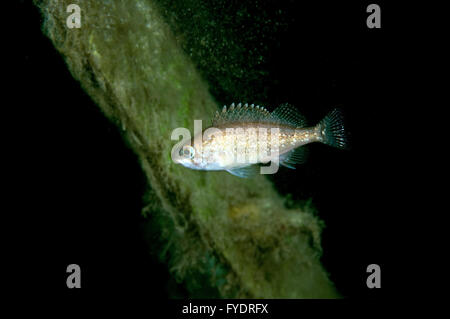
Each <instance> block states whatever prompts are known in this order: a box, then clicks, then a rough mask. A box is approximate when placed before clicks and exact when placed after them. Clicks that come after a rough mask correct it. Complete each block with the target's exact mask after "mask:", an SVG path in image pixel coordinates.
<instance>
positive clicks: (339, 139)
mask: <svg viewBox="0 0 450 319" xmlns="http://www.w3.org/2000/svg"><path fill="white" fill-rule="evenodd" d="M318 126H319V129H320V132H321V136H322V143H325V144H327V145H331V146H334V147H337V148H341V149H346V148H348V146H349V143H348V137H347V134H346V132H345V130H344V118H343V116H342V112H341V110H339V109H334V110H333V111H331V112H330V113H328V115H327V116H325V118H324V119H323V120H322V121H320V123H319V124H318Z"/></svg>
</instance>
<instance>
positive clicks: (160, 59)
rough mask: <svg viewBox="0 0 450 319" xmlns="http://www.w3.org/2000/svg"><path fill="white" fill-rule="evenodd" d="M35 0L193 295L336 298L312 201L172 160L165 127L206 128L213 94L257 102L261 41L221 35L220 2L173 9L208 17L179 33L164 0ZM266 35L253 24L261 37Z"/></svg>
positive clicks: (162, 252)
mask: <svg viewBox="0 0 450 319" xmlns="http://www.w3.org/2000/svg"><path fill="white" fill-rule="evenodd" d="M35 3H36V4H37V5H38V6H39V7H40V9H41V11H42V14H43V16H44V24H43V30H44V32H45V34H46V35H47V36H48V37H49V38H50V39H51V40H52V41H53V43H54V45H55V48H56V49H57V50H58V51H59V52H60V53H61V54H62V56H63V57H64V59H65V61H66V63H67V66H68V68H69V70H70V71H71V73H72V75H73V77H74V78H75V79H77V80H78V81H79V82H80V83H81V85H82V87H83V89H84V90H85V91H86V92H87V93H88V94H89V95H90V96H91V98H92V99H93V100H94V101H95V102H96V103H97V105H98V106H99V107H100V108H101V109H102V111H103V112H104V114H105V116H107V117H108V118H109V119H110V120H111V121H113V122H114V123H116V124H117V127H118V129H120V130H121V132H122V135H123V137H124V141H125V143H126V144H127V145H128V146H129V147H130V148H131V149H132V150H133V151H134V152H135V154H136V156H137V157H138V158H139V161H140V163H141V166H142V171H143V174H145V176H146V178H147V181H148V191H147V193H146V195H145V202H146V205H145V207H143V214H144V216H147V218H148V219H149V220H150V219H151V223H150V224H151V225H150V226H149V227H152V229H155V231H156V232H157V233H158V235H159V241H160V242H159V245H158V246H157V251H156V252H155V253H156V254H158V256H159V257H160V259H161V260H163V261H164V262H166V263H167V265H168V267H169V269H170V271H171V273H172V274H173V275H174V277H175V278H176V280H177V282H180V283H183V285H185V287H186V288H187V290H188V291H189V292H190V295H191V297H232V298H239V297H251V298H335V297H338V294H337V293H336V291H335V288H334V285H333V284H332V283H331V282H330V280H329V279H328V276H327V274H326V272H325V271H324V269H323V267H322V266H321V264H320V254H321V244H320V232H321V229H322V223H321V222H320V220H319V219H318V218H317V216H316V214H315V213H314V209H313V208H312V207H311V205H310V203H307V204H305V205H303V206H298V205H286V199H284V198H282V197H280V196H279V195H278V194H277V192H276V191H275V189H274V188H273V185H272V183H271V182H270V181H269V180H268V179H267V178H266V177H264V176H257V177H256V178H254V179H240V178H237V177H235V176H232V175H230V174H228V173H226V172H200V171H193V170H188V169H186V168H184V167H181V166H179V165H175V164H174V163H173V162H172V161H171V159H170V151H171V148H172V146H173V145H174V141H171V139H170V135H171V132H172V130H173V129H174V128H177V127H186V128H188V129H190V130H191V132H192V131H193V120H194V119H203V120H207V121H209V119H210V118H211V116H212V114H213V113H214V112H215V110H216V109H217V107H218V105H217V103H216V102H215V100H214V98H213V97H212V95H211V93H213V94H214V91H220V92H222V93H223V94H222V96H225V97H231V96H233V95H234V94H238V95H239V97H240V98H242V99H244V100H245V99H247V100H250V98H251V97H254V98H253V99H251V100H252V101H255V100H264V98H265V97H266V95H267V92H266V91H265V90H259V91H258V87H260V86H261V85H260V84H261V82H258V81H265V80H264V76H265V74H266V72H265V71H264V70H263V69H262V68H261V67H259V65H260V64H261V63H262V62H264V58H263V55H260V52H265V51H267V50H268V48H267V44H265V43H261V44H259V46H260V47H258V48H255V50H252V51H248V50H246V51H245V52H244V48H242V47H241V46H240V45H239V43H238V42H233V41H234V40H233V39H234V37H233V34H231V35H230V34H228V33H227V31H226V30H227V23H228V22H229V21H228V22H227V21H224V22H217V20H215V19H213V18H209V17H210V16H211V17H213V16H214V14H218V13H217V12H218V11H220V9H221V6H218V7H217V8H213V9H211V8H206V7H204V5H200V4H198V3H195V2H193V1H189V2H171V4H172V5H173V6H176V5H178V6H180V7H181V11H182V10H184V9H186V8H187V7H186V5H187V4H191V5H192V8H194V9H195V10H196V14H197V15H199V16H200V17H202V19H203V20H202V19H200V20H199V21H208V25H207V26H205V27H204V29H201V27H202V26H199V25H198V23H192V30H190V31H189V32H186V33H183V32H180V30H179V29H177V27H176V26H182V25H186V24H183V23H182V22H180V21H178V22H177V19H181V20H183V19H187V18H186V17H185V16H181V15H180V14H179V12H180V9H179V8H178V9H176V8H173V7H172V5H168V2H167V3H166V2H164V1H158V2H153V1H144V0H141V1H128V0H117V1H74V0H70V1H56V0H45V1H36V2H35ZM70 3H78V4H79V5H80V7H81V9H82V27H81V28H80V29H68V28H67V27H66V25H65V21H66V18H67V15H68V14H67V13H66V7H67V5H68V4H70ZM216 3H217V4H222V6H223V2H220V1H216ZM186 10H187V9H186ZM239 12H240V14H239V17H241V18H242V19H245V18H246V17H247V13H246V11H245V8H241V10H240V11H239ZM166 21H168V22H166ZM205 23H206V22H205ZM228 27H230V26H229V25H228ZM264 30H266V31H264ZM268 30H269V29H267V26H266V25H265V24H263V27H262V28H261V31H260V32H266V33H267V34H269V33H270V32H269V31H268ZM245 32H247V33H248V32H250V31H245ZM195 34H197V35H201V36H199V38H198V39H197V38H196V39H195V40H192V39H191V40H192V41H193V43H194V44H193V45H189V44H186V43H189V39H190V38H192V37H193V35H195ZM244 35H245V33H244ZM270 39H272V38H271V37H269V39H268V41H270ZM191 43H192V42H191ZM199 47H201V49H199V50H196V48H199ZM207 67H208V68H210V70H209V71H208V72H206V71H205V70H206V68H207ZM244 71H245V72H244ZM211 74H212V75H211ZM237 78H239V79H241V80H242V79H244V80H242V81H236V79H237ZM258 79H261V80H258ZM218 83H219V84H218ZM219 95H220V94H219ZM149 271H151V270H150V269H149Z"/></svg>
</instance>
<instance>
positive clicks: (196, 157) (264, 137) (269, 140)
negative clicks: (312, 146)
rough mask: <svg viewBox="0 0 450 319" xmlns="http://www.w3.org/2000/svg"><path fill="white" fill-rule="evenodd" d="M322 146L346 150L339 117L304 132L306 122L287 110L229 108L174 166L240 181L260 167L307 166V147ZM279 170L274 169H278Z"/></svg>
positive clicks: (333, 114)
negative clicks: (215, 172)
mask: <svg viewBox="0 0 450 319" xmlns="http://www.w3.org/2000/svg"><path fill="white" fill-rule="evenodd" d="M313 142H321V143H324V144H328V145H331V146H334V147H337V148H346V146H347V138H346V135H345V132H344V125H343V121H342V115H341V112H340V111H339V110H338V109H334V110H333V111H331V112H330V113H329V114H328V115H327V116H326V117H325V118H324V119H323V120H322V121H320V122H319V123H318V124H317V125H315V126H312V127H306V121H305V119H304V117H303V116H302V115H301V114H300V113H299V112H298V110H297V109H296V108H295V107H293V106H292V105H289V104H282V105H280V106H279V107H278V108H276V109H275V110H274V111H273V112H271V113H270V112H268V111H267V110H266V109H265V108H264V107H261V106H255V105H254V104H252V105H248V104H245V105H242V104H241V103H239V104H238V105H235V104H234V103H233V104H231V105H230V106H229V107H228V108H227V107H226V106H224V107H223V110H222V111H221V112H219V111H217V112H216V114H215V116H214V118H213V121H212V125H211V127H209V128H207V129H205V130H203V132H202V133H201V134H198V135H197V136H194V138H192V139H191V140H190V141H187V142H186V143H185V144H183V145H180V146H179V148H178V149H177V150H175V152H176V153H175V154H178V156H177V157H176V159H174V160H175V162H176V163H178V164H181V165H183V166H185V167H188V168H191V169H197V170H226V171H228V172H229V173H231V174H233V175H236V176H239V177H250V176H252V175H254V174H256V173H257V172H258V167H259V166H258V165H255V164H262V163H268V162H269V161H274V159H275V157H274V156H275V155H276V156H278V157H277V158H278V161H279V164H281V165H283V166H285V167H288V168H292V169H295V167H294V165H295V164H298V163H303V162H304V161H305V148H304V147H302V146H304V145H306V144H309V143H313ZM277 169H278V167H277Z"/></svg>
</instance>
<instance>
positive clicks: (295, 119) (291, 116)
mask: <svg viewBox="0 0 450 319" xmlns="http://www.w3.org/2000/svg"><path fill="white" fill-rule="evenodd" d="M270 117H271V121H270V122H273V123H279V124H284V125H289V126H295V127H305V126H306V119H305V118H304V117H303V115H301V114H300V112H299V111H298V110H297V108H296V107H295V106H293V105H290V104H287V103H286V104H282V105H280V106H279V107H277V108H276V109H275V110H274V111H273V112H272V113H271V114H270Z"/></svg>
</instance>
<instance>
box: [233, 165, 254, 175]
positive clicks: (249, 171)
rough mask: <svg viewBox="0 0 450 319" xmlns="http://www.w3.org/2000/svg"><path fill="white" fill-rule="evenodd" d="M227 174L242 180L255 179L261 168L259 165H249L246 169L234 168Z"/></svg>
mask: <svg viewBox="0 0 450 319" xmlns="http://www.w3.org/2000/svg"><path fill="white" fill-rule="evenodd" d="M227 172H229V173H230V174H233V175H235V176H238V177H242V178H249V177H253V176H255V175H256V174H258V172H259V166H258V165H248V166H244V167H239V168H234V169H227Z"/></svg>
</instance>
